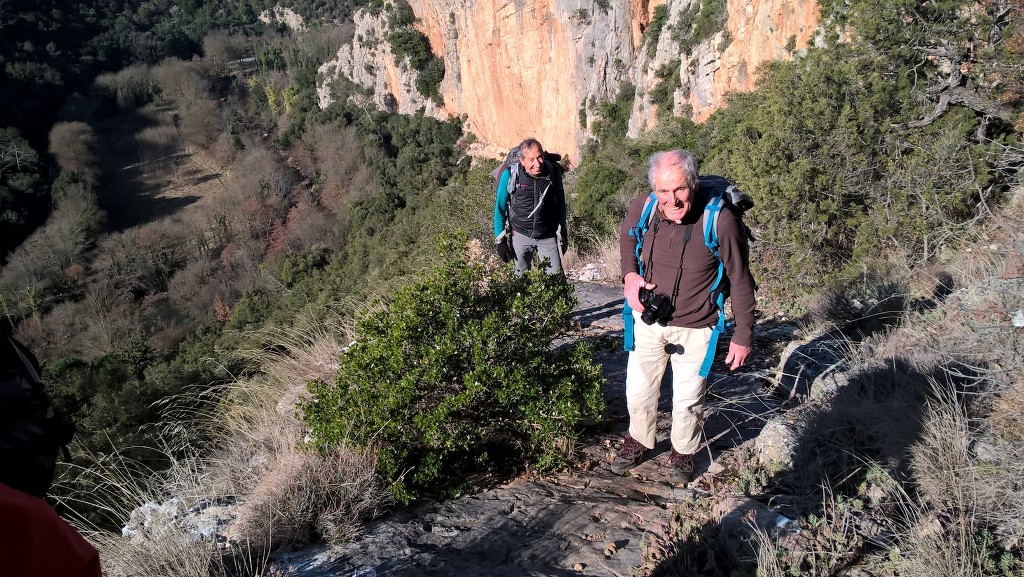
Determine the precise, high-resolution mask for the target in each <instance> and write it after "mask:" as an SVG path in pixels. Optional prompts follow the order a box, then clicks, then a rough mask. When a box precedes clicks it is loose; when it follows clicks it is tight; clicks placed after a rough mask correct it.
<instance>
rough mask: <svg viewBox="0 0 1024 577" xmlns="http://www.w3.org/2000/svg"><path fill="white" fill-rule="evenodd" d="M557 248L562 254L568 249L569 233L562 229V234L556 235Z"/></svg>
mask: <svg viewBox="0 0 1024 577" xmlns="http://www.w3.org/2000/svg"><path fill="white" fill-rule="evenodd" d="M558 250H559V251H561V253H562V254H563V255H564V254H565V251H567V250H569V235H568V234H566V233H565V231H562V235H561V236H559V237H558Z"/></svg>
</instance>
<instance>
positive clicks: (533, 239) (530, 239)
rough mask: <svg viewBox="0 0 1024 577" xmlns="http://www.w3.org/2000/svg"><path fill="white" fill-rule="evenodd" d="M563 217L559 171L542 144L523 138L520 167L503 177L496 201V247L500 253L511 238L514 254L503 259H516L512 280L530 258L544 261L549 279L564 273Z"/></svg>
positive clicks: (509, 170) (566, 236) (566, 235)
mask: <svg viewBox="0 0 1024 577" xmlns="http://www.w3.org/2000/svg"><path fill="white" fill-rule="evenodd" d="M510 183H511V185H510ZM565 216H566V208H565V191H564V190H563V189H562V167H561V166H559V165H558V164H557V163H555V162H551V161H550V160H547V159H546V158H545V154H544V147H543V146H541V144H540V142H538V141H537V140H536V139H534V138H527V139H526V140H524V141H523V142H522V143H521V144H520V145H519V160H518V162H516V163H513V164H512V165H511V166H509V168H508V169H506V170H505V171H503V172H502V173H501V178H500V179H499V180H498V190H497V194H496V195H495V201H494V241H495V243H497V244H498V245H499V250H503V249H502V248H501V247H502V244H503V241H504V240H505V235H508V234H511V235H512V243H511V247H512V249H513V251H514V252H515V254H514V255H507V254H506V255H503V256H505V257H512V256H514V258H515V261H516V274H523V272H525V271H526V269H528V268H530V264H531V262H532V261H533V257H534V255H537V257H538V258H539V259H540V260H542V261H543V260H544V259H547V261H548V266H547V269H545V272H547V273H548V274H555V273H559V272H561V271H562V253H564V252H565V250H566V248H567V246H568V242H569V237H568V234H567V230H568V229H567V227H566V219H565Z"/></svg>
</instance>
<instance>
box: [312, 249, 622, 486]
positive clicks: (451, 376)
mask: <svg viewBox="0 0 1024 577" xmlns="http://www.w3.org/2000/svg"><path fill="white" fill-rule="evenodd" d="M454 247H455V243H451V244H450V245H449V246H448V247H447V248H444V249H443V252H444V253H445V258H444V260H443V263H442V264H441V265H439V266H438V267H436V268H435V269H433V270H432V271H431V272H429V273H428V274H427V275H426V276H425V277H424V280H421V281H419V282H416V283H413V284H411V285H409V286H406V287H405V288H402V289H399V290H398V291H397V292H396V293H395V295H394V296H393V298H392V299H391V301H390V303H389V304H388V305H387V307H386V309H385V310H383V311H378V312H373V313H369V314H367V315H366V316H365V317H364V318H363V319H362V320H361V321H360V322H359V324H358V328H357V334H358V335H359V336H358V340H357V341H356V342H355V343H354V344H352V345H351V347H349V348H348V349H347V350H346V351H345V352H344V353H343V354H342V355H341V359H340V363H339V370H338V377H337V379H336V380H335V382H333V383H328V382H323V381H312V382H311V383H310V385H309V390H310V393H311V394H312V398H311V399H310V400H309V401H307V402H305V403H304V404H303V405H302V411H303V414H304V417H305V422H306V424H307V426H309V428H310V430H311V432H312V436H313V438H314V439H315V440H314V443H315V444H316V445H317V446H318V447H320V448H321V449H323V450H330V449H331V447H334V446H337V445H339V444H341V443H343V442H345V441H346V440H348V439H352V438H354V439H355V440H356V441H357V442H360V443H366V444H370V445H373V446H375V447H377V449H378V458H379V471H380V472H381V474H382V475H383V476H384V477H385V478H386V479H387V480H388V482H389V483H390V484H391V491H392V493H393V494H394V495H395V497H396V498H398V499H399V500H400V501H403V502H408V501H409V500H411V499H413V498H416V497H417V496H419V495H421V494H424V493H442V494H454V493H455V492H457V491H459V490H460V489H461V488H463V487H465V486H467V485H468V484H470V481H469V479H471V478H472V476H473V475H474V474H480V473H483V472H485V471H492V472H493V471H495V470H497V471H499V472H501V471H505V472H507V471H509V470H510V469H516V468H519V467H521V466H523V465H526V464H532V465H534V466H537V467H538V468H540V469H550V468H552V467H556V466H559V465H561V464H563V463H565V461H566V459H567V458H568V457H570V455H571V451H572V448H573V443H574V440H575V436H576V425H577V424H578V423H579V422H580V421H581V420H584V419H593V418H596V417H598V416H599V415H600V413H601V410H602V406H603V401H602V398H601V388H600V387H601V383H602V378H601V371H600V367H599V365H597V364H596V363H595V362H594V360H593V357H592V353H591V351H590V349H589V347H588V346H587V345H586V344H585V343H582V342H578V343H575V344H573V345H571V346H560V347H554V346H553V343H554V342H555V341H556V340H558V339H560V338H561V337H564V336H565V334H566V332H567V330H568V329H569V327H570V314H571V312H572V310H573V306H574V304H575V297H574V296H573V289H572V287H571V285H569V284H568V283H566V282H565V281H564V279H563V278H561V277H559V276H545V275H542V274H539V273H528V274H526V275H524V276H522V277H516V276H514V275H513V274H512V272H511V271H510V270H509V269H502V270H500V271H498V272H493V273H488V272H487V271H486V270H485V269H484V268H483V267H482V266H481V265H476V264H467V263H465V262H463V261H462V260H461V258H460V257H459V255H458V254H457V249H456V248H454Z"/></svg>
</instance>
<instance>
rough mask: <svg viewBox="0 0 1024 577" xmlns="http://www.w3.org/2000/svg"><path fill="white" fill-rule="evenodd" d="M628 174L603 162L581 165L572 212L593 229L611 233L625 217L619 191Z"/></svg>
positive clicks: (623, 203) (624, 204)
mask: <svg viewBox="0 0 1024 577" xmlns="http://www.w3.org/2000/svg"><path fill="white" fill-rule="evenodd" d="M628 178H629V175H627V174H626V173H625V172H623V171H622V170H620V169H618V168H617V167H615V166H610V165H608V164H605V163H602V162H600V161H593V162H589V161H588V162H585V163H584V164H583V165H582V166H581V167H580V178H579V182H578V183H577V184H576V198H575V199H574V202H573V207H574V208H575V210H574V211H573V212H574V213H575V214H576V215H577V216H579V217H580V219H582V221H583V222H584V223H585V224H586V225H587V226H588V227H589V228H591V229H593V230H595V231H599V232H603V233H609V234H612V233H613V232H614V231H615V230H616V227H617V226H618V224H619V222H621V220H622V218H623V217H624V216H625V213H624V208H625V206H626V203H625V202H623V200H622V196H620V195H619V190H620V189H621V188H622V185H623V184H625V183H626V181H627V179H628Z"/></svg>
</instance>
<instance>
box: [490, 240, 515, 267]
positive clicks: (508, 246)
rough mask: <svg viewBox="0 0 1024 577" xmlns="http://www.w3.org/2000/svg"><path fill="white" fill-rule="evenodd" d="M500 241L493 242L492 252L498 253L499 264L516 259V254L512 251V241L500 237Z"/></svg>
mask: <svg viewBox="0 0 1024 577" xmlns="http://www.w3.org/2000/svg"><path fill="white" fill-rule="evenodd" d="M499 238H500V239H501V240H498V241H495V244H494V250H496V251H497V252H498V258H500V259H501V262H511V261H513V260H515V259H516V253H515V251H514V250H512V239H511V238H509V237H507V236H504V235H502V236H501V237H499Z"/></svg>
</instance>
